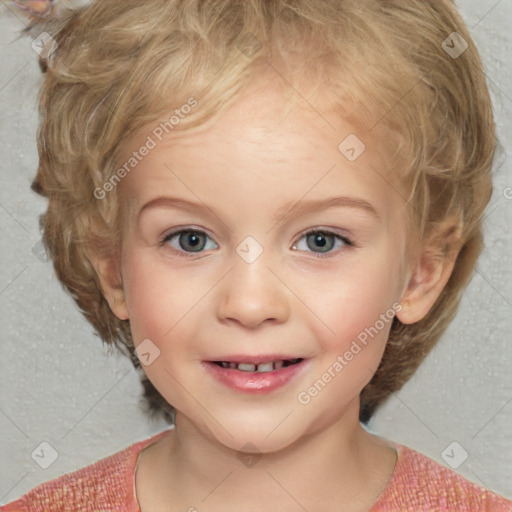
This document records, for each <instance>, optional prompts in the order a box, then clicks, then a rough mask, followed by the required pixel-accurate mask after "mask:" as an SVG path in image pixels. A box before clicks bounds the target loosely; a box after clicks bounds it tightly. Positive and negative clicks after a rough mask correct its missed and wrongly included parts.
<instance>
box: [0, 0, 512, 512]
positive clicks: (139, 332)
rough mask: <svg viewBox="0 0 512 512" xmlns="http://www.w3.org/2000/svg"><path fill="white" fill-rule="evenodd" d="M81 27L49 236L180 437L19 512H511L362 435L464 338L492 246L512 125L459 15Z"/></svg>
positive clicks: (145, 20)
mask: <svg viewBox="0 0 512 512" xmlns="http://www.w3.org/2000/svg"><path fill="white" fill-rule="evenodd" d="M60 16H61V17H60V18H54V19H52V21H51V22H50V24H49V25H46V26H47V27H51V31H52V33H51V38H47V39H46V42H45V44H46V45H49V46H48V51H47V52H46V53H47V57H48V58H47V59H44V60H43V66H42V67H43V69H44V70H45V72H46V79H45V82H44V86H43V90H42V95H41V115H42V123H41V126H40V129H39V135H38V149H39V156H40V165H39V170H38V174H37V177H36V179H35V180H34V183H33V188H34V190H35V191H37V192H38V193H40V194H41V195H43V196H45V197H47V198H48V199H49V205H48V211H47V213H46V214H45V215H44V216H43V217H42V226H43V228H44V242H45V245H46V247H47V249H48V251H49V254H50V255H51V257H52V259H53V262H54V265H55V269H56V272H57V276H58V277H59V279H60V280H61V281H62V282H63V283H64V285H65V286H66V287H67V289H68V290H69V292H70V293H71V294H72V296H73V298H74V299H75V300H76V302H77V304H78V305H79V307H80V309H81V310H82V311H83V312H84V314H85V316H86V317H87V319H88V320H89V321H90V322H91V323H92V324H93V326H94V327H95V329H96V331H97V332H98V333H99V335H100V336H101V337H102V339H103V340H104V341H105V342H107V343H109V344H114V345H115V346H117V347H119V348H120V349H121V350H122V351H123V352H124V353H126V354H127V355H129V356H130V357H131V360H132V362H133V363H134V365H135V367H136V368H141V369H143V371H144V373H145V376H144V378H143V382H144V386H145V390H146V397H147V399H148V403H149V404H150V407H151V410H152V411H153V412H161V413H162V414H164V415H165V416H166V417H167V418H169V419H170V420H172V422H173V424H174V428H171V429H170V430H166V431H164V432H161V433H160V434H158V435H156V436H153V437H151V438H150V439H146V440H143V441H140V442H138V443H136V444H134V445H132V446H130V447H128V448H126V449H125V450H124V451H122V452H119V453H117V454H114V455H112V456H110V457H107V458H106V459H103V460H101V461H99V462H97V463H96V464H93V465H91V466H88V467H86V468H83V469H81V470H79V471H76V472H74V473H71V474H68V475H65V476H63V477H61V478H58V479H56V480H53V481H51V482H48V483H46V484H42V485H40V486H38V487H36V488H35V489H33V490H32V491H30V492H29V493H27V494H26V495H25V496H23V497H21V498H20V499H19V500H17V501H15V502H12V503H10V504H8V505H6V506H4V507H2V509H1V510H3V511H4V512H11V511H21V510H30V511H36V510H45V511H63V510H87V511H100V510H102V511H103V510H123V511H141V512H157V511H169V510H173V511H174V510H188V511H195V510H199V511H201V510H208V511H221V510H222V511H224V512H226V511H228V512H229V511H235V510H236V511H239V510H254V511H263V510H280V511H298V510H307V511H320V510H322V511H323V510H343V511H351V512H356V511H357V512H362V511H418V510H429V511H441V510H442V511H455V510H457V511H470V510H471V511H493V512H498V511H510V510H512V501H509V500H507V499H505V498H503V497H500V496H498V495H497V494H494V493H492V492H490V491H487V490H485V489H483V488H481V487H479V486H477V485H476V484H474V483H471V482H469V481H468V480H465V479H464V478H462V477H461V476H459V475H458V474H456V473H455V472H453V471H451V470H449V469H447V468H445V467H443V466H441V465H439V464H437V463H436V462H434V461H433V460H431V459H429V458H427V457H425V456H424V455H421V454H420V453H418V452H415V451H414V450H411V449H409V448H407V447H405V446H403V445H399V444H397V443H393V442H391V441H389V440H386V439H384V438H381V437H377V436H374V435H371V434H370V433H368V432H367V431H366V430H365V429H364V428H363V427H362V426H361V423H360V421H362V422H363V423H366V422H367V421H368V420H369V418H370V417H371V415H372V414H373V412H374V411H375V409H376V407H377V406H378V405H379V404H380V403H381V402H382V401H383V400H384V399H385V398H386V397H388V396H389V395H390V394H391V393H392V392H394V391H396V390H398V389H400V387H401V386H402V385H403V384H404V383H405V382H406V381H407V379H409V377H410V376H411V375H412V374H413V373H414V371H415V370H416V368H417V367H418V366H419V364H420V363H421V361H422V360H423V359H424V357H425V356H426V354H427V353H428V352H429V350H430V349H431V348H432V347H433V346H434V344H435V343H436V341H437V340H438V339H439V337H440V335H441V334H442V332H443V331H444V330H445V329H446V327H447V325H448V323H449V321H450V320H451V319H452V318H453V316H454V314H455V311H456V308H457V305H458V303H459V299H460V294H461V291H462V289H463V288H464V286H465V285H466V283H467V282H468V280H469V278H470V276H471V273H472V271H473V269H474V266H475V262H476V259H477V256H478V254H479V251H480V249H481V245H482V233H481V218H482V214H483V211H484V209H485V206H486V204H487V203H488V200H489V198H490V194H491V188H492V186H491V178H490V169H491V164H492V160H493V153H494V147H495V137H494V125H493V120H492V113H491V103H490V99H489V95H488V91H487V88H486V85H485V79H484V75H483V72H482V69H481V64H480V61H479V57H478V54H477V51H476V49H475V47H474V44H473V42H472V40H471V38H470V36H469V34H468V31H467V29H466V28H465V26H464V24H463V23H462V21H461V19H460V17H459V15H458V14H457V12H456V10H455V8H454V6H453V5H452V4H451V3H450V2H449V1H448V0H428V1H425V0H406V1H402V0H389V1H383V0H380V1H379V0H359V1H351V0H318V1H315V2H313V1H309V0H297V1H286V0H275V1H263V0H247V1H244V2H235V1H230V0H208V1H198V0H189V1H187V2H183V1H179V0H145V1H144V2H140V1H137V0H127V1H125V2H117V1H114V0H96V1H93V2H92V3H91V4H90V5H88V6H85V7H83V8H81V9H79V10H77V11H75V12H72V13H68V14H66V13H61V14H60ZM189 243H190V246H188V245H187V244H189ZM315 244H318V245H317V246H316V245H315ZM171 404H172V406H171Z"/></svg>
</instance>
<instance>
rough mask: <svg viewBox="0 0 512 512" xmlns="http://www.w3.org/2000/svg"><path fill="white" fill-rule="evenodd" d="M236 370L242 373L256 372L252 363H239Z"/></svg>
mask: <svg viewBox="0 0 512 512" xmlns="http://www.w3.org/2000/svg"><path fill="white" fill-rule="evenodd" d="M238 369H239V370H241V371H243V372H254V371H255V370H256V365H255V364H252V363H240V364H239V365H238Z"/></svg>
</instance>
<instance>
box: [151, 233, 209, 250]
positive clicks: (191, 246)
mask: <svg viewBox="0 0 512 512" xmlns="http://www.w3.org/2000/svg"><path fill="white" fill-rule="evenodd" d="M208 239H210V237H209V236H208V235H207V234H206V233H205V232H204V231H199V230H197V229H182V230H180V231H174V232H172V233H168V234H167V235H165V236H164V238H163V239H162V240H161V242H160V245H161V246H163V245H165V244H169V245H170V246H171V247H172V248H173V249H175V250H176V251H177V252H185V253H200V252H201V251H203V250H209V249H217V248H218V246H217V244H216V243H215V242H213V240H211V239H210V241H211V242H212V243H213V247H212V246H211V245H210V247H207V245H208V244H207V240H208Z"/></svg>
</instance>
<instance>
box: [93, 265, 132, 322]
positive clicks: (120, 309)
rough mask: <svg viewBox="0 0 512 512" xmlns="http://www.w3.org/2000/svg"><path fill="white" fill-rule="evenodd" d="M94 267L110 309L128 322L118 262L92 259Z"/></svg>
mask: <svg viewBox="0 0 512 512" xmlns="http://www.w3.org/2000/svg"><path fill="white" fill-rule="evenodd" d="M91 261H92V265H93V267H94V269H95V270H96V273H97V275H98V278H99V281H100V285H101V290H102V292H103V296H104V297H105V299H106V300H107V302H108V304H109V306H110V309H111V311H112V313H114V315H116V316H117V318H119V319H120V320H128V318H129V316H130V315H129V313H128V307H127V305H126V300H125V293H124V286H123V279H122V276H121V273H120V270H119V265H118V262H117V261H115V260H114V258H99V257H96V256H95V257H93V258H91Z"/></svg>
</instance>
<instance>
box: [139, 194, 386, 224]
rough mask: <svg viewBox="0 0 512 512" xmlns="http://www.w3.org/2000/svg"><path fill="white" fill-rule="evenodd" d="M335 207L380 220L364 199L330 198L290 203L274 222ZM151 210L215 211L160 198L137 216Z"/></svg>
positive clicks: (186, 202) (194, 203)
mask: <svg viewBox="0 0 512 512" xmlns="http://www.w3.org/2000/svg"><path fill="white" fill-rule="evenodd" d="M334 207H344V208H357V209H359V210H363V211H364V212H366V213H368V214H370V215H371V216H372V217H375V218H376V219H377V220H380V215H379V213H378V212H377V210H376V209H375V208H374V206H373V205H372V204H371V203H369V202H368V201H365V200H364V199H359V198H355V197H344V196H339V197H329V198H326V199H310V200H307V201H301V200H299V201H289V202H287V203H285V204H284V205H282V206H281V207H280V208H278V209H277V210H276V211H275V212H274V216H273V217H272V220H273V221H274V222H276V223H277V222H279V221H281V220H282V219H283V218H284V217H285V216H286V215H287V214H288V213H289V212H292V211H293V213H294V214H296V215H305V214H307V213H311V212H314V211H318V210H326V209H327V208H334ZM151 208H181V209H184V210H188V211H190V212H193V213H200V212H201V211H203V210H210V211H211V212H213V210H212V209H211V208H210V207H209V206H208V205H206V204H205V203H202V204H201V203H196V202H193V201H189V200H188V199H184V198H178V197H170V196H159V197H156V198H155V199H152V200H151V201H149V202H147V203H146V204H144V205H143V206H142V207H141V209H140V210H139V213H138V215H137V216H138V217H140V215H141V214H142V212H143V211H146V210H149V209H151Z"/></svg>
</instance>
